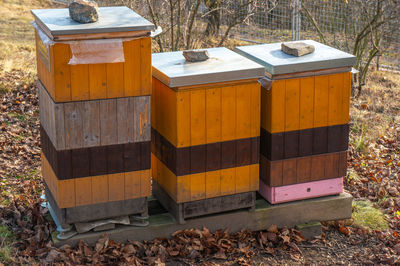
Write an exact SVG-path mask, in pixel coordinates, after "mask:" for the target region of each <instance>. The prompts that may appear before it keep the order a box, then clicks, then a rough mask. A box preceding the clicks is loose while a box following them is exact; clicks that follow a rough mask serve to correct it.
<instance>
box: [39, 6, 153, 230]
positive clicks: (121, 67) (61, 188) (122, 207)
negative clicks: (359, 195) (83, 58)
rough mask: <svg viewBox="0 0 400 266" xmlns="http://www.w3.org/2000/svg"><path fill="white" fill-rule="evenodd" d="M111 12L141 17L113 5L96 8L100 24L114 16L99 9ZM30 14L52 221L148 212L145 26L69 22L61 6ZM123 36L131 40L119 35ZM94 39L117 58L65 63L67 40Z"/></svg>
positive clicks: (147, 29)
mask: <svg viewBox="0 0 400 266" xmlns="http://www.w3.org/2000/svg"><path fill="white" fill-rule="evenodd" d="M114 10H115V11H116V12H117V13H118V12H120V13H121V14H125V15H126V16H127V17H128V18H132V16H133V17H135V18H137V19H139V20H140V22H141V23H142V22H143V19H142V18H140V17H139V16H138V15H137V14H136V13H134V12H133V11H131V10H129V9H128V8H125V7H117V8H115V9H114V8H101V9H100V13H101V15H102V16H103V19H104V20H103V21H101V22H99V23H100V24H101V23H108V22H107V21H114V20H113V19H111V20H107V19H105V17H106V15H108V16H111V18H112V17H115V16H116V14H112V13H113V12H114ZM32 14H34V16H35V18H36V22H37V24H38V26H37V27H36V45H37V67H38V76H39V81H38V92H39V109H40V124H41V146H42V173H43V179H44V182H45V185H46V195H47V196H48V198H49V202H50V204H51V205H52V208H53V210H55V213H56V216H57V218H58V220H59V221H61V222H62V223H76V222H84V221H90V220H97V219H104V218H110V217H111V216H112V217H114V216H120V215H129V214H144V215H145V214H147V201H146V197H148V196H150V195H151V170H150V162H151V156H150V151H151V137H150V134H151V126H150V94H151V38H150V37H149V33H150V27H151V25H150V24H149V25H147V24H146V23H147V22H146V21H144V23H145V24H143V25H144V26H143V27H144V29H145V30H141V31H135V30H134V28H135V27H136V26H137V25H131V28H132V29H133V30H132V31H128V30H127V29H125V28H123V29H120V28H117V29H115V28H113V29H114V30H116V32H107V31H108V30H110V29H111V28H110V29H109V27H111V26H110V25H105V26H104V27H100V28H99V29H97V28H96V27H97V26H96V25H98V24H93V25H94V26H93V25H85V26H82V24H76V23H75V22H72V21H71V20H70V18H69V17H68V11H67V10H66V9H52V10H33V11H32ZM59 14H61V15H62V16H64V17H65V18H64V17H63V19H64V20H62V19H61V20H60V18H59V17H60V15H59ZM123 18H126V17H122V18H121V19H122V20H124V19H123ZM52 19H56V20H57V23H52V22H53V20H52ZM49 21H50V22H51V23H49ZM46 23H47V24H46ZM63 23H64V24H66V25H64V24H63ZM120 24H121V23H119V24H118V25H120ZM54 25H61V26H60V28H61V29H57V28H54V27H55V26H54ZM64 26H65V27H64ZM90 27H92V28H91V29H89V31H88V28H90ZM118 27H120V26H118ZM71 28H72V30H71ZM73 30H77V31H78V33H76V34H75V33H74V32H73ZM85 31H88V32H85ZM99 31H100V32H99ZM43 34H46V36H43ZM123 37H130V39H118V38H123ZM48 38H50V39H51V40H52V41H51V42H49V41H48ZM97 39H108V40H107V41H111V42H114V41H116V42H122V53H123V62H118V63H115V62H101V63H91V64H82V63H80V64H76V65H71V64H69V62H70V59H71V58H72V57H73V54H72V50H71V45H73V44H74V45H75V44H77V43H78V44H79V43H81V42H90V41H93V40H97ZM96 53H97V54H96ZM98 53H99V52H98V51H93V54H91V53H89V54H88V56H89V57H92V56H93V57H96V56H99V54H98ZM110 53H111V51H110ZM108 215H109V216H108Z"/></svg>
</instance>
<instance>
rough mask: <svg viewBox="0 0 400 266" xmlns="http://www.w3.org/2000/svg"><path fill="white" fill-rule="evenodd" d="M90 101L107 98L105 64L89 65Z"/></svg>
mask: <svg viewBox="0 0 400 266" xmlns="http://www.w3.org/2000/svg"><path fill="white" fill-rule="evenodd" d="M89 94H90V100H95V99H105V98H107V71H106V64H90V65H89Z"/></svg>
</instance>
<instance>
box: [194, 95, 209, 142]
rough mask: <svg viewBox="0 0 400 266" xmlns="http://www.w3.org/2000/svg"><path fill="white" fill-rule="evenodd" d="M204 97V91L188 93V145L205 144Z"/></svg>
mask: <svg viewBox="0 0 400 266" xmlns="http://www.w3.org/2000/svg"><path fill="white" fill-rule="evenodd" d="M205 105H206V97H205V91H204V90H196V91H191V92H190V145H191V146H195V145H202V144H205V143H206V117H205V110H206V107H205Z"/></svg>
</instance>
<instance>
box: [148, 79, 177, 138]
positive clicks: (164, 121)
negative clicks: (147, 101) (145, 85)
mask: <svg viewBox="0 0 400 266" xmlns="http://www.w3.org/2000/svg"><path fill="white" fill-rule="evenodd" d="M155 89H156V90H157V92H156V94H155V95H153V96H154V97H156V99H155V104H156V106H155V111H156V114H155V116H156V121H154V122H153V125H154V123H157V124H156V125H155V126H154V128H155V129H156V130H157V131H158V132H159V133H160V134H161V135H163V136H164V137H165V138H167V139H168V140H169V141H170V142H171V143H172V144H174V145H176V134H177V127H176V123H177V121H176V117H177V116H176V110H177V105H176V97H177V96H176V94H175V93H174V92H173V91H172V90H171V89H170V88H168V87H167V86H165V85H164V84H163V83H161V82H159V83H158V85H157V86H156V87H155Z"/></svg>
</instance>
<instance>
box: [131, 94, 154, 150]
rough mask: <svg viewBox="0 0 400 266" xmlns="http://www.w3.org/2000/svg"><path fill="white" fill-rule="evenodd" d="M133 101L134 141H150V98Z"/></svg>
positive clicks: (136, 98)
mask: <svg viewBox="0 0 400 266" xmlns="http://www.w3.org/2000/svg"><path fill="white" fill-rule="evenodd" d="M134 99H135V103H134V110H135V111H134V124H135V137H134V141H135V142H139V141H150V132H151V124H150V96H140V97H135V98H134Z"/></svg>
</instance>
